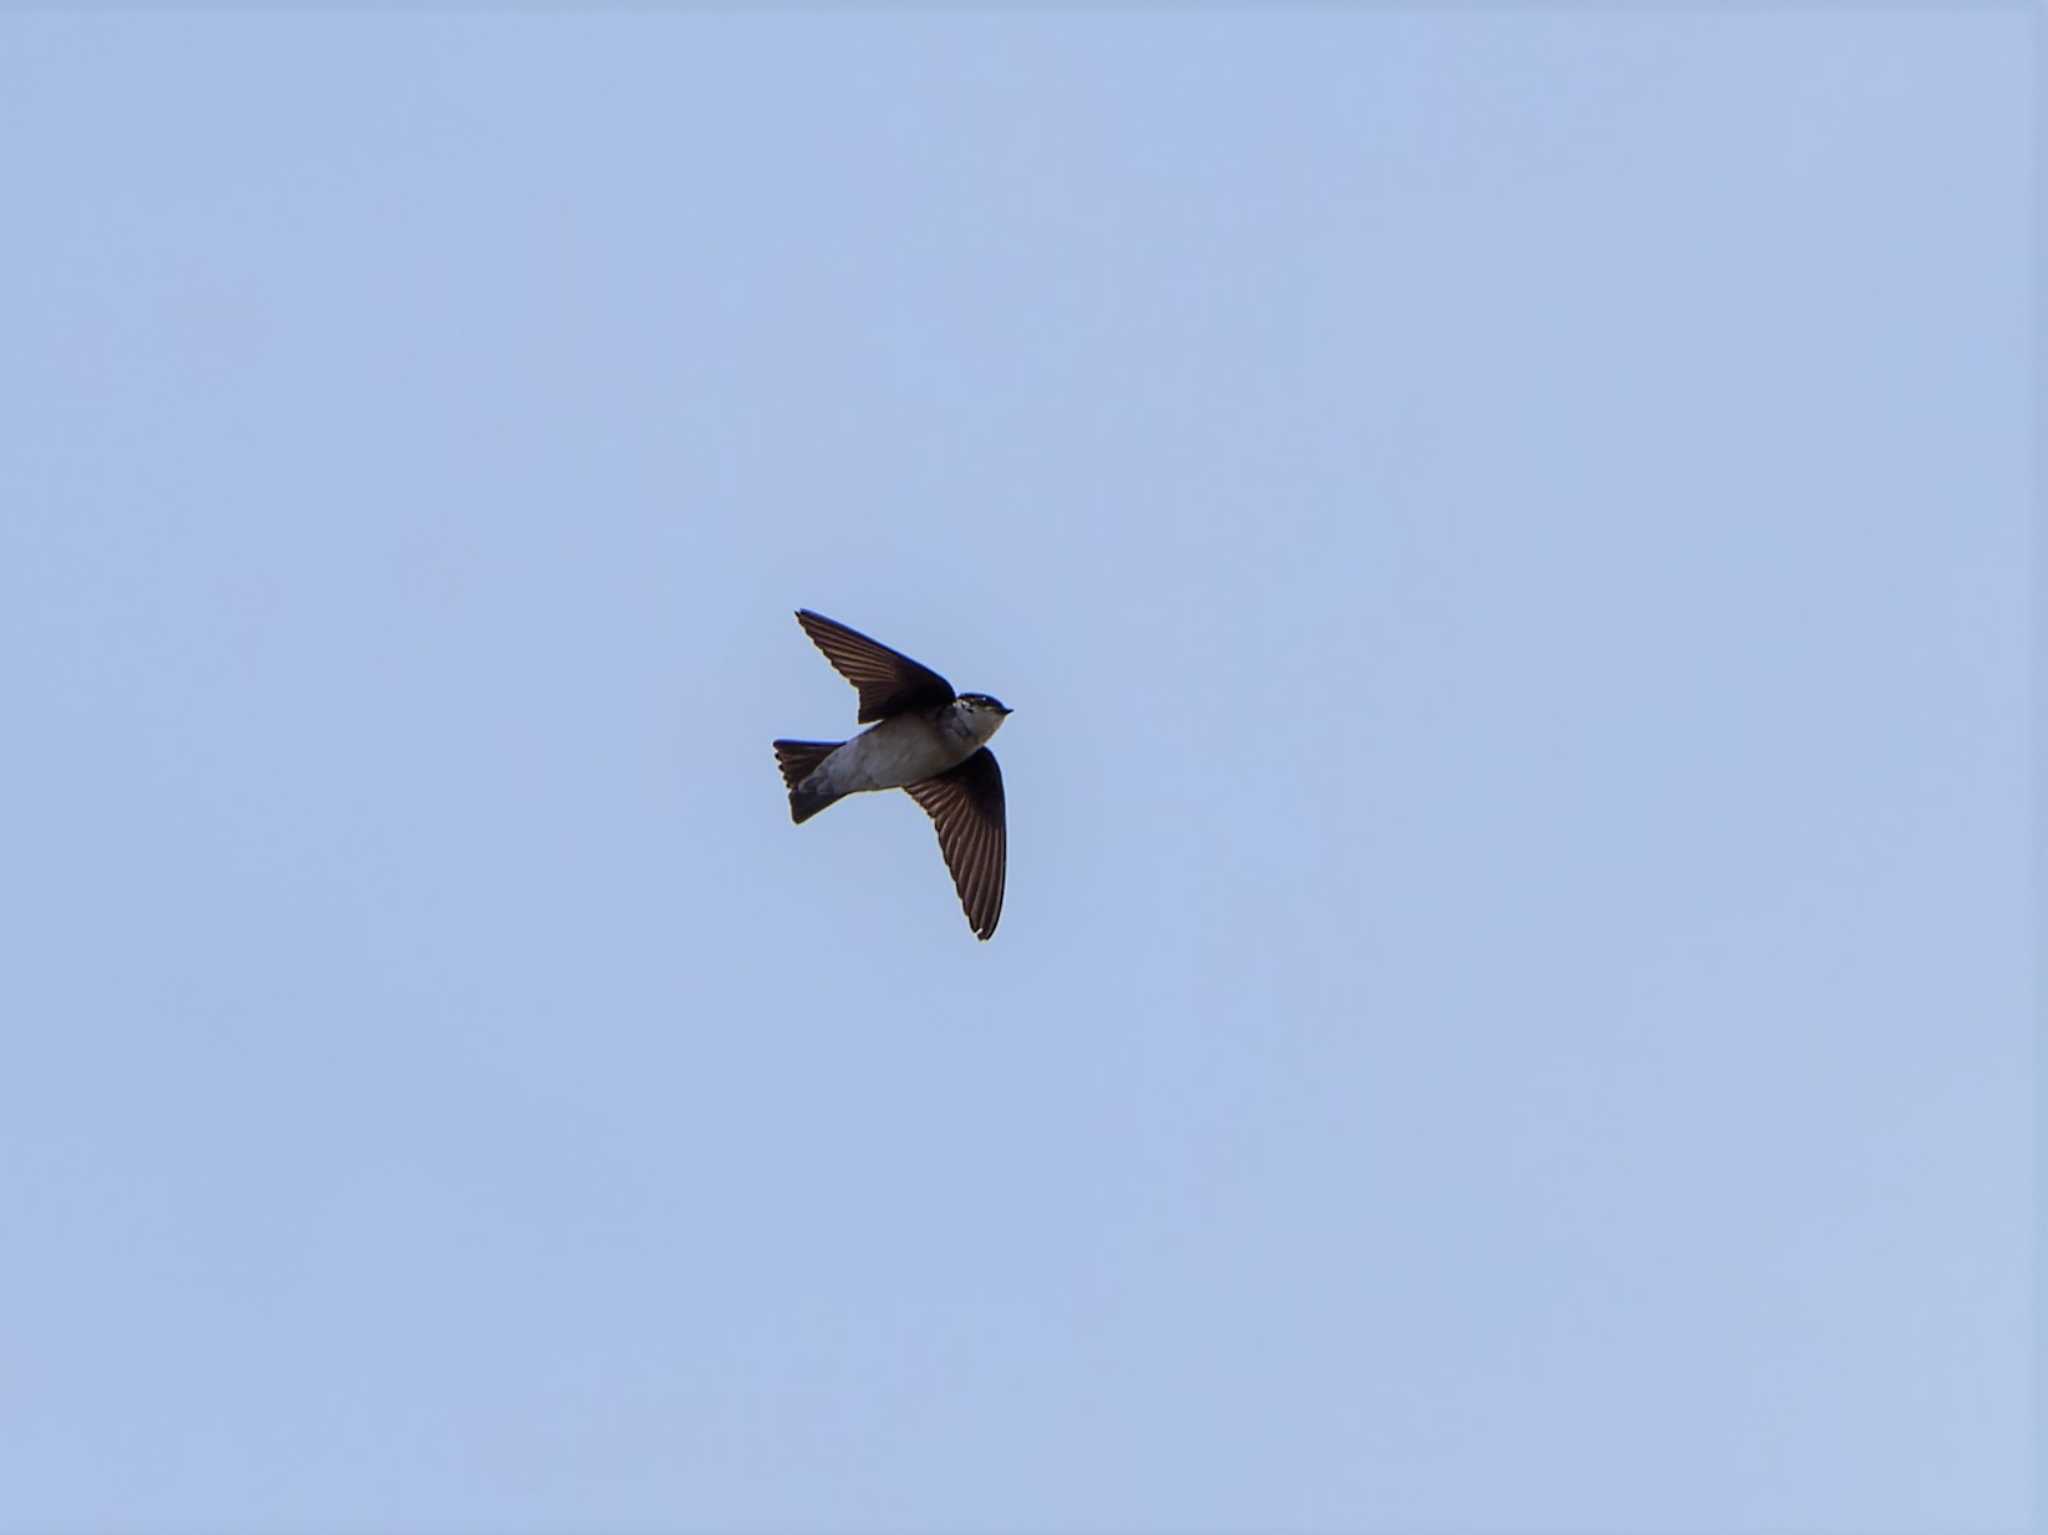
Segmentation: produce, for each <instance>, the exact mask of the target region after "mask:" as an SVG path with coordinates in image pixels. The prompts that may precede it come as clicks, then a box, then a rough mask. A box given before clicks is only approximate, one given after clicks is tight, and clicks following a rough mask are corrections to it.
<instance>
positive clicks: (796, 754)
mask: <svg viewBox="0 0 2048 1535" xmlns="http://www.w3.org/2000/svg"><path fill="white" fill-rule="evenodd" d="M845 744H846V743H845V742H844V741H777V742H776V743H775V765H776V766H777V767H779V768H781V769H782V781H783V782H784V783H785V784H787V785H789V816H790V819H791V820H793V821H795V822H796V824H797V825H799V826H801V825H803V824H804V822H806V821H808V820H809V819H810V818H811V817H812V816H814V815H816V814H817V813H818V812H819V811H820V810H823V809H824V808H825V807H826V806H827V805H829V804H831V803H832V802H833V801H834V800H840V799H844V798H845V797H846V796H845V795H844V794H834V793H832V792H830V791H820V790H817V789H810V790H806V789H804V788H803V787H801V786H802V784H803V781H804V780H805V779H806V778H809V777H810V776H811V774H812V773H813V772H815V771H816V770H817V767H818V764H819V763H821V762H823V761H824V760H825V759H826V758H827V757H829V756H831V755H832V754H833V753H834V752H836V751H837V750H839V748H840V747H842V746H844V745H845Z"/></svg>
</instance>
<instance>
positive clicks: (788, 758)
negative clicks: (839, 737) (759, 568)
mask: <svg viewBox="0 0 2048 1535" xmlns="http://www.w3.org/2000/svg"><path fill="white" fill-rule="evenodd" d="M796 621H797V622H798V623H799V624H801V625H803V631H804V633H806V634H808V635H809V636H810V637H811V642H812V643H813V644H815V645H816V646H817V647H818V648H819V649H820V650H822V651H824V652H825V659H826V660H828V661H830V662H831V663H832V666H833V669H834V670H836V671H837V672H838V673H839V675H840V676H842V677H844V678H845V679H846V680H847V681H848V682H850V683H852V684H853V685H854V688H855V689H856V690H857V691H858V692H859V694H860V713H859V714H858V715H857V716H856V721H857V723H859V724H862V725H868V726H869V728H868V729H866V730H863V731H862V732H861V733H860V734H859V735H857V736H855V737H854V738H853V739H852V740H850V741H777V742H775V743H774V744H775V765H776V766H777V767H779V768H781V769H782V781H783V783H784V784H785V785H787V786H788V788H789V815H790V819H791V820H793V821H794V822H796V824H797V825H799V826H801V825H802V824H803V823H804V822H806V821H808V820H809V819H810V818H811V817H812V816H814V815H816V814H817V813H818V812H819V811H820V810H823V809H824V808H825V807H826V806H827V805H831V804H834V803H836V802H838V801H839V800H842V799H844V798H845V797H846V796H847V795H849V794H859V793H862V792H864V791H866V790H869V789H902V790H904V791H905V792H907V793H908V794H909V795H910V797H911V798H912V799H914V800H916V801H917V803H918V804H919V805H920V806H922V807H923V809H924V812H925V814H926V815H928V816H930V817H931V818H932V824H933V826H934V827H935V828H936V829H937V831H938V834H939V851H940V852H941V853H942V854H944V855H945V859H946V867H947V869H949V870H950V871H951V872H952V875H953V885H954V888H955V889H957V890H958V891H959V892H960V907H961V909H962V910H963V911H965V912H966V913H967V925H968V926H969V927H971V928H973V929H974V936H975V937H977V938H982V939H986V938H987V937H988V936H989V935H990V934H991V933H993V932H994V931H995V930H996V919H997V918H998V917H1000V916H1002V914H1003V876H1004V870H1005V864H1006V863H1007V857H1008V848H1009V842H1008V833H1007V831H1006V829H1005V823H1004V816H1003V772H1002V769H1001V768H999V767H997V766H996V759H995V753H993V752H991V751H990V750H989V749H988V740H989V737H990V736H992V735H994V734H995V733H996V732H997V731H998V730H1000V729H1001V728H1002V725H1003V721H1004V720H1005V719H1007V718H1009V715H1010V711H1009V710H1008V709H1006V708H1004V707H1003V705H1002V704H1000V703H998V702H997V701H996V700H995V699H993V698H991V697H989V695H988V694H986V693H955V692H954V691H953V685H952V684H951V683H950V682H948V681H947V680H946V679H945V678H944V677H941V676H940V675H939V674H938V673H937V672H935V671H933V670H932V669H931V668H930V667H929V666H925V665H923V664H922V663H920V662H917V661H913V660H911V659H910V657H908V656H906V655H903V654H901V653H899V652H897V651H894V650H891V649H890V648H889V647H888V646H887V645H884V644H882V643H880V642H879V641H876V640H871V639H869V638H868V637H867V636H866V635H865V634H861V633H858V632H856V631H855V630H852V629H849V628H847V627H846V625H844V624H841V623H835V622H833V620H831V619H829V618H827V617H825V616H824V615H823V614H822V613H813V612H812V611H811V610H810V609H808V608H799V609H798V610H797V615H796Z"/></svg>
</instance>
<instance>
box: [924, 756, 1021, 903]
mask: <svg viewBox="0 0 2048 1535" xmlns="http://www.w3.org/2000/svg"><path fill="white" fill-rule="evenodd" d="M904 792H905V793H907V794H908V795H909V796H910V797H911V798H912V799H914V800H916V801H917V802H918V804H920V805H922V806H923V807H924V811H925V814H926V815H928V816H930V817H931V818H932V824H933V825H934V826H935V827H936V828H937V829H938V833H939V851H940V852H942V853H944V854H945V855H946V867H947V868H948V869H950V870H952V871H953V885H954V888H955V889H957V890H958V891H959V892H960V908H961V910H963V911H965V912H966V913H967V925H968V926H969V927H971V928H973V929H974V936H975V937H977V938H986V937H988V935H989V934H990V933H993V932H994V931H995V930H996V919H997V918H999V917H1000V916H1002V914H1003V878H1004V873H1005V867H1006V865H1007V864H1008V862H1009V831H1008V828H1007V826H1006V824H1005V817H1004V814H1003V770H1002V769H1001V768H999V767H997V766H996V756H995V753H994V752H992V751H990V750H989V749H988V748H987V747H986V746H984V747H983V748H982V749H981V750H980V751H978V752H976V753H975V754H974V755H973V756H971V757H969V758H968V759H967V760H966V761H965V762H963V763H961V764H960V765H959V766H958V767H956V768H949V769H948V770H947V771H945V772H943V773H941V774H939V776H938V777H936V778H927V779H925V780H924V781H923V782H922V783H914V784H910V785H908V786H906V788H905V791H904Z"/></svg>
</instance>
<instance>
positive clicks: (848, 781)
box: [821, 715, 963, 794]
mask: <svg viewBox="0 0 2048 1535" xmlns="http://www.w3.org/2000/svg"><path fill="white" fill-rule="evenodd" d="M962 755H963V753H961V752H960V751H958V750H957V749H955V748H953V747H952V746H951V745H950V744H949V743H948V742H947V741H946V740H945V738H944V737H942V736H941V735H940V734H939V732H938V731H937V730H935V729H933V728H932V727H931V725H930V724H928V723H927V722H926V721H924V720H923V719H921V718H918V717H917V716H914V715H904V716H899V717H898V718H896V719H893V720H883V721H882V722H881V724H879V725H877V726H875V727H874V728H873V729H872V730H866V731H863V732H861V734H859V735H857V736H855V737H854V738H853V739H852V740H851V741H848V742H847V743H846V744H845V745H844V746H842V747H840V748H839V750H838V751H836V752H834V753H833V754H832V755H831V756H830V757H828V758H827V759H826V760H825V764H824V767H823V768H822V769H821V771H824V772H826V773H827V774H828V775H829V777H830V780H831V784H832V787H833V788H835V789H837V790H839V791H840V792H841V793H844V794H851V793H855V792H857V791H859V790H862V789H900V788H902V787H903V785H905V784H912V783H920V782H922V781H923V780H925V779H927V778H931V777H933V776H934V775H936V774H939V773H943V772H945V771H946V769H947V768H949V767H952V766H953V765H954V764H955V763H957V762H959V760H960V758H961V756H962Z"/></svg>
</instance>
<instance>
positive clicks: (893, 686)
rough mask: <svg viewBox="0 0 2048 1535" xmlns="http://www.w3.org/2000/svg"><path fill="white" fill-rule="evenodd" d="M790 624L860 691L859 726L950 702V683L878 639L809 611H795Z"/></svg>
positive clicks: (802, 609) (951, 693) (951, 698)
mask: <svg viewBox="0 0 2048 1535" xmlns="http://www.w3.org/2000/svg"><path fill="white" fill-rule="evenodd" d="M796 621H797V622H798V623H800V624H802V625H803V626H804V633H806V634H808V635H809V636H810V637H811V642H812V643H813V644H814V645H816V646H817V647H818V648H819V649H820V650H822V651H824V652H825V659H826V660H828V661H830V662H831V663H832V665H833V667H834V668H835V669H836V670H837V671H838V673H839V675H840V676H842V677H844V678H845V679H846V680H847V681H848V682H850V683H852V684H853V685H854V686H855V687H856V688H858V689H859V690H860V716H859V718H860V722H861V723H862V724H863V725H865V724H867V723H868V722H869V721H870V720H885V719H887V718H888V717H889V716H890V715H892V714H902V713H904V712H905V711H906V710H910V709H930V708H935V707H936V706H938V705H939V704H949V703H951V702H952V701H953V684H952V683H950V682H948V681H947V680H946V679H945V678H944V677H941V676H940V675H939V674H938V673H937V672H935V671H933V670H932V669H931V668H930V667H929V666H925V665H923V664H922V663H921V662H917V661H913V660H911V659H910V657H909V656H906V655H902V654H900V653H898V652H897V651H894V650H891V649H890V648H889V647H888V646H887V645H884V644H882V643H881V642H880V641H879V640H871V639H869V638H868V637H867V636H866V635H865V634H862V633H860V632H859V631H858V630H854V629H849V628H847V627H846V625H844V624H841V623H834V622H833V621H832V620H831V619H829V618H827V617H825V615H824V614H822V613H813V612H812V611H811V610H810V609H809V608H798V609H797V614H796Z"/></svg>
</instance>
